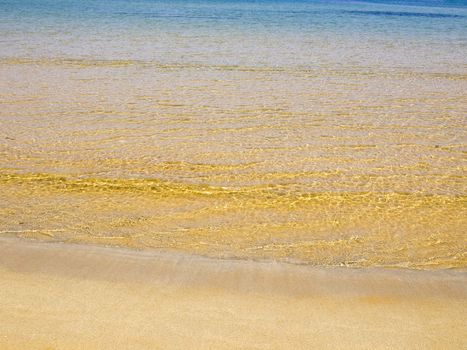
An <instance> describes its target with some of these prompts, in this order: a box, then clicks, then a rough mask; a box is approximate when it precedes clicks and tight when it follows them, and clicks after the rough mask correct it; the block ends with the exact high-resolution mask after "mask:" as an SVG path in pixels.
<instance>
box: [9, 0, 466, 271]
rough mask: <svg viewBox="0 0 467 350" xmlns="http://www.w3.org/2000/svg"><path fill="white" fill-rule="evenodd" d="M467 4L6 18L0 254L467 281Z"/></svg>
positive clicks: (58, 2) (280, 2) (282, 6)
mask: <svg viewBox="0 0 467 350" xmlns="http://www.w3.org/2000/svg"><path fill="white" fill-rule="evenodd" d="M466 153H467V1H443V0H423V1H422V0H420V1H418V0H412V1H402V0H399V1H397V0H394V1H391V0H382V1H345V0H335V1H314V0H300V1H292V0H251V1H245V0H240V1H236V0H183V1H182V0H175V1H162V0H161V1H159V0H80V1H78V0H53V1H52V0H0V235H2V236H14V237H21V238H25V239H26V238H27V239H36V240H41V241H44V242H47V241H54V242H64V243H80V244H92V245H106V246H118V247H127V248H130V249H138V250H163V251H176V252H186V253H189V254H196V255H203V256H209V257H213V258H222V259H247V260H260V261H282V262H290V263H297V264H307V265H317V266H352V267H374V266H384V267H403V268H412V269H448V268H465V267H467V235H466V229H467V200H466V199H467V174H466V169H467V157H466Z"/></svg>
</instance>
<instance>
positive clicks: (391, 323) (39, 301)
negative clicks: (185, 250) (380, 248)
mask: <svg viewBox="0 0 467 350" xmlns="http://www.w3.org/2000/svg"><path fill="white" fill-rule="evenodd" d="M0 249H1V251H2V254H1V256H0V348H2V349H19V348H23V349H84V348H86V349H115V348H119V349H186V348H190V349H207V348H215V349H233V348H235V349H284V348H288V349H310V348H320V349H366V348H371V349H395V348H397V349H462V348H465V347H466V346H467V343H466V339H465V336H464V333H465V328H466V326H467V320H466V318H465V315H466V312H467V301H466V300H467V299H466V295H467V294H466V293H467V289H466V285H467V283H466V275H465V272H460V271H458V272H449V271H438V272H423V271H407V270H405V271H401V270H380V269H365V270H359V269H348V268H344V269H339V268H310V267H305V266H294V265H288V264H279V263H272V264H271V263H251V262H246V261H232V260H230V261H229V260H210V259H206V258H199V257H193V256H189V255H177V254H167V253H155V252H153V253H142V252H139V253H138V252H134V251H128V250H122V249H109V248H98V247H90V246H78V245H63V244H44V243H32V242H25V241H22V240H17V239H1V240H0Z"/></svg>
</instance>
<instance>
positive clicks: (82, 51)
mask: <svg viewBox="0 0 467 350" xmlns="http://www.w3.org/2000/svg"><path fill="white" fill-rule="evenodd" d="M0 32H1V33H2V36H1V37H2V38H1V41H0V56H1V57H3V58H5V57H68V58H90V57H91V58H95V59H134V60H156V61H158V62H160V63H169V64H173V63H190V64H191V63H199V64H224V65H252V66H278V65H279V66H280V65H289V66H290V65H293V66H306V67H316V66H324V65H339V66H341V65H372V66H374V65H377V66H386V67H394V66H397V67H399V66H402V67H403V66H410V67H412V68H413V67H414V66H415V67H418V68H420V69H423V68H425V69H432V70H436V69H445V70H449V71H451V70H462V69H465V52H466V45H467V43H466V40H467V39H466V38H467V2H465V1H407V2H405V1H386V2H383V1H366V2H365V1H361V2H353V1H269V0H268V1H117V0H115V1H94V0H92V1H89V0H86V1H69V0H65V1H63V0H59V1H47V0H45V1H11V0H3V1H1V2H0ZM370 48H372V49H371V50H369V49H370ZM427 55H429V56H431V59H430V67H426V64H425V63H426V56H427Z"/></svg>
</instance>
